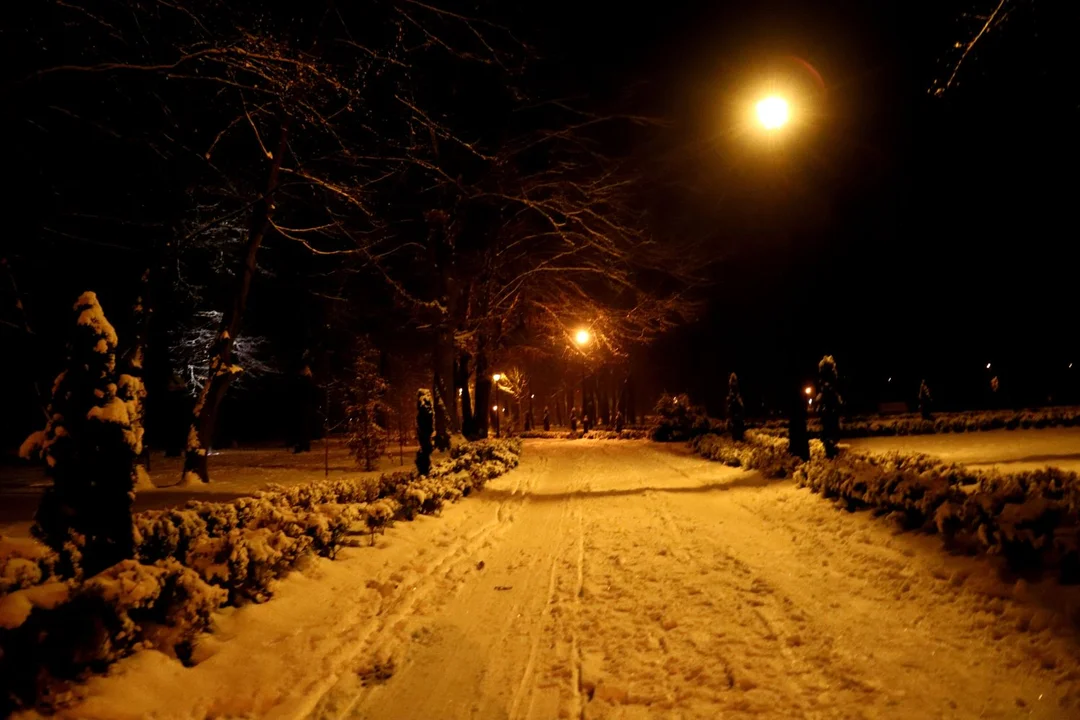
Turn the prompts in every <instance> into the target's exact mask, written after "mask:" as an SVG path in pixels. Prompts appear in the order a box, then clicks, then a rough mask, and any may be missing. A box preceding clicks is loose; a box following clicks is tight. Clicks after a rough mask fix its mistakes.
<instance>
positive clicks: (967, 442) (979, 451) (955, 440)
mask: <svg viewBox="0 0 1080 720" xmlns="http://www.w3.org/2000/svg"><path fill="white" fill-rule="evenodd" d="M845 444H850V445H851V447H854V448H860V449H865V450H874V451H879V450H902V451H906V452H921V453H927V454H929V455H936V456H938V457H940V458H941V459H942V460H947V461H949V462H958V463H962V464H964V465H970V466H972V467H980V468H989V467H996V468H997V469H999V470H1002V471H1004V472H1017V471H1020V470H1035V469H1037V468H1041V467H1046V466H1047V465H1053V466H1054V467H1060V468H1064V469H1066V470H1073V471H1080V427H1073V428H1048V429H1046V430H992V431H990V432H973V433H947V434H943V435H907V436H903V437H872V438H856V439H852V440H846V441H845Z"/></svg>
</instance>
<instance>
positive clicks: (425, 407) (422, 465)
mask: <svg viewBox="0 0 1080 720" xmlns="http://www.w3.org/2000/svg"><path fill="white" fill-rule="evenodd" d="M434 432H435V401H434V399H433V398H432V396H431V391H430V390H428V389H427V388H420V389H419V390H417V391H416V440H417V442H418V443H419V444H420V449H419V450H417V451H416V469H417V470H418V471H419V472H420V474H421V475H427V474H428V472H430V470H431V453H432V451H433V450H434V449H435V448H434V446H433V445H432V441H431V436H432V434H433V433H434Z"/></svg>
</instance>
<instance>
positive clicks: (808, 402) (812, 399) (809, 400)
mask: <svg viewBox="0 0 1080 720" xmlns="http://www.w3.org/2000/svg"><path fill="white" fill-rule="evenodd" d="M806 404H807V405H813V404H814V398H809V399H808V400H807V401H806Z"/></svg>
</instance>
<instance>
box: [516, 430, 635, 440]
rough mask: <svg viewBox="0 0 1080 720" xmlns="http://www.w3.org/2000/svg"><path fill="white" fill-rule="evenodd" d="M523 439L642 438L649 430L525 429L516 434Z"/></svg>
mask: <svg viewBox="0 0 1080 720" xmlns="http://www.w3.org/2000/svg"><path fill="white" fill-rule="evenodd" d="M518 437H520V438H523V439H526V440H528V439H540V440H581V439H585V440H644V439H646V438H648V437H649V431H647V430H643V429H640V428H624V429H623V430H590V431H589V432H582V431H581V430H563V431H556V430H526V431H525V432H523V433H521V434H520V435H518Z"/></svg>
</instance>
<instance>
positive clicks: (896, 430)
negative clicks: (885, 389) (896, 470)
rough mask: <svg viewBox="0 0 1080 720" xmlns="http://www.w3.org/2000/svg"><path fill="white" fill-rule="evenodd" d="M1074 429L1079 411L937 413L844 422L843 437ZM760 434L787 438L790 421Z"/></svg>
mask: <svg viewBox="0 0 1080 720" xmlns="http://www.w3.org/2000/svg"><path fill="white" fill-rule="evenodd" d="M1073 426H1080V407H1056V408H1042V409H1037V410H1021V411H1015V410H992V411H983V412H956V413H938V414H936V415H935V416H934V418H933V419H932V420H925V419H923V417H922V416H921V415H918V414H904V415H888V416H885V415H882V416H873V415H871V416H857V417H853V418H850V419H848V420H843V421H842V422H841V424H840V435H841V437H849V438H850V437H878V436H892V435H933V434H938V433H963V432H984V431H987V430H1029V429H1035V430H1041V429H1043V428H1053V427H1073ZM809 429H810V431H811V432H812V433H818V432H820V431H821V424H820V422H818V421H816V420H811V421H810V423H809ZM759 430H760V431H761V432H764V433H766V434H769V435H776V436H786V435H787V421H784V420H774V421H770V422H768V423H766V424H765V425H764V426H763V427H761V428H759Z"/></svg>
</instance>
